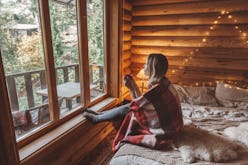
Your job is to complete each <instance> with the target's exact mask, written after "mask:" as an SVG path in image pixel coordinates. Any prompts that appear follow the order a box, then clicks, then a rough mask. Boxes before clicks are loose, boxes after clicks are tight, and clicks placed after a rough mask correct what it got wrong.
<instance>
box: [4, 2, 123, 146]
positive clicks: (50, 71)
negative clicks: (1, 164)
mask: <svg viewBox="0 0 248 165" xmlns="http://www.w3.org/2000/svg"><path fill="white" fill-rule="evenodd" d="M76 1H77V3H76V4H77V7H76V10H77V24H78V25H77V26H78V31H79V33H78V36H79V38H78V39H79V40H78V44H79V54H78V55H79V74H80V75H83V76H80V77H79V80H80V85H81V86H80V87H81V93H82V95H84V96H85V97H81V103H82V106H79V107H77V108H75V109H74V110H72V111H71V112H69V113H67V114H66V115H65V116H63V115H61V116H60V115H59V107H58V99H57V89H56V76H54V75H56V74H55V73H56V70H55V64H54V56H53V48H52V33H51V25H50V14H49V13H50V12H49V0H38V9H39V15H40V20H41V30H42V41H43V47H44V59H45V66H46V69H45V73H46V82H47V88H48V93H49V95H48V102H49V112H50V120H51V121H49V122H48V123H46V124H44V125H43V126H40V127H39V130H37V131H34V132H30V133H27V134H26V135H24V136H23V138H20V139H18V140H16V139H15V142H13V143H14V144H16V145H17V149H18V148H22V147H24V146H25V145H27V144H29V143H30V142H32V141H34V140H35V139H37V138H39V137H40V136H42V135H44V134H46V133H48V132H50V131H51V130H53V129H55V128H56V127H58V126H60V125H61V124H63V123H65V122H66V121H68V120H70V119H72V118H73V117H75V116H77V115H79V114H80V113H81V111H82V109H83V108H85V107H89V106H93V105H95V104H97V103H100V102H101V101H103V100H104V99H106V98H108V97H114V98H118V97H119V66H118V65H116V66H111V65H110V62H109V61H113V60H114V61H115V62H117V63H116V64H119V58H118V54H119V51H120V50H119V43H118V42H116V41H117V40H118V38H119V28H118V27H117V28H114V27H113V26H114V24H115V23H118V21H111V19H112V18H111V17H113V16H111V14H110V13H111V12H113V11H114V10H112V11H108V10H107V7H106V6H109V5H112V4H111V2H109V1H108V0H104V24H105V25H104V53H105V56H104V58H105V66H104V67H105V75H106V80H105V81H106V82H108V83H107V84H106V92H105V94H103V95H101V97H99V98H96V99H94V100H93V101H91V102H90V94H89V90H90V89H89V61H88V31H87V10H86V9H87V0H76ZM118 10H119V8H118ZM117 17H118V16H117ZM109 23H110V25H109ZM115 25H116V24H115ZM113 29H115V30H114V32H112V30H113ZM116 32H117V33H116ZM113 33H114V34H117V36H116V37H114V39H111V37H110V36H111V35H112V34H113ZM116 39H117V40H116ZM85 41H87V42H85ZM110 45H111V46H113V45H114V47H113V48H111V47H110ZM116 54H117V55H116ZM0 65H1V67H3V64H2V63H1V64H0ZM113 68H114V69H117V70H115V71H114V74H113V73H112V74H110V70H112V69H113ZM83 70H84V71H83ZM1 72H3V75H0V76H1V79H2V78H3V79H2V80H4V85H5V86H6V81H5V77H2V76H4V70H3V69H2V71H1ZM110 85H111V86H113V87H112V88H109V86H110ZM0 87H1V89H2V88H4V86H3V85H1V86H0ZM3 92H4V93H5V94H6V96H5V100H4V102H6V104H9V98H8V92H7V90H6V91H3ZM6 99H7V100H6ZM2 100H3V99H2V98H1V101H2ZM6 111H9V113H10V112H11V108H10V106H9V107H7V108H6ZM9 117H10V118H11V119H9V120H10V121H9V122H10V123H12V125H11V126H10V128H11V131H12V132H14V127H13V122H12V116H11V113H10V116H9ZM12 137H15V135H12Z"/></svg>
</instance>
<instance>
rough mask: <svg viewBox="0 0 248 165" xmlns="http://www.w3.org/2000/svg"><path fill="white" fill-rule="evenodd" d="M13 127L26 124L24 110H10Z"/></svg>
mask: <svg viewBox="0 0 248 165" xmlns="http://www.w3.org/2000/svg"><path fill="white" fill-rule="evenodd" d="M12 117H13V123H14V127H20V126H25V125H27V124H28V119H27V115H26V111H14V112H12Z"/></svg>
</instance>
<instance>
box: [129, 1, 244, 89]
mask: <svg viewBox="0 0 248 165" xmlns="http://www.w3.org/2000/svg"><path fill="white" fill-rule="evenodd" d="M132 6H133V8H132V36H131V38H132V42H131V43H132V46H131V71H132V74H133V75H136V74H137V73H138V71H139V70H140V69H141V68H142V67H143V65H144V63H145V60H146V58H147V55H148V54H150V53H163V54H165V55H166V56H167V57H168V60H169V65H170V66H169V71H168V77H169V78H170V79H171V81H172V82H173V83H179V84H184V85H196V86H198V85H199V86H200V85H210V86H211V85H215V83H216V82H217V81H223V82H227V83H231V84H236V85H237V86H241V87H245V88H248V3H247V0H219V1H212V0H132ZM138 83H139V84H140V82H138Z"/></svg>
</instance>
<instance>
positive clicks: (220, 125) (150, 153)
mask: <svg viewBox="0 0 248 165" xmlns="http://www.w3.org/2000/svg"><path fill="white" fill-rule="evenodd" d="M182 109H183V116H184V123H185V124H194V125H196V126H198V127H200V128H202V129H206V130H208V131H211V132H214V133H217V134H220V135H222V136H225V135H224V134H223V131H224V129H225V128H228V127H232V126H238V125H239V124H240V123H243V122H247V121H248V111H247V110H242V109H239V108H225V107H208V106H198V105H190V104H182ZM237 143H238V142H237ZM187 164H188V163H185V162H184V161H183V159H182V158H181V156H180V152H179V151H177V150H173V149H166V150H153V149H150V148H145V147H142V146H137V145H132V144H128V143H127V144H124V145H123V146H122V147H121V148H120V149H119V150H118V151H117V152H116V153H115V155H114V156H113V158H112V160H111V161H110V165H187ZM193 164H194V165H221V164H227V165H228V164H230V165H248V148H247V150H244V151H243V152H242V153H241V154H240V155H239V158H238V159H237V160H234V161H230V162H225V163H212V162H203V161H197V162H195V163H193Z"/></svg>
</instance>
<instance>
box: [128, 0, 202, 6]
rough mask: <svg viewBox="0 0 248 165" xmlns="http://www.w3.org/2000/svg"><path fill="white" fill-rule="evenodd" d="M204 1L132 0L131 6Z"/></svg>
mask: <svg viewBox="0 0 248 165" xmlns="http://www.w3.org/2000/svg"><path fill="white" fill-rule="evenodd" d="M200 1H205V0H152V1H151V0H132V5H133V6H145V5H157V4H171V3H185V2H200Z"/></svg>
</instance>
